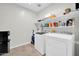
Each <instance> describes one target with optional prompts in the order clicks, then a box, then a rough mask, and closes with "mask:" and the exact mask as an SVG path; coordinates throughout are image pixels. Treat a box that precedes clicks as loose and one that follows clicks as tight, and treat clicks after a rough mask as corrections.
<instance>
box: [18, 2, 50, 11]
mask: <svg viewBox="0 0 79 59" xmlns="http://www.w3.org/2000/svg"><path fill="white" fill-rule="evenodd" d="M18 5H19V6H21V7H24V8H27V9H29V10H31V11H34V12H40V11H42V10H43V9H45V8H46V7H48V6H49V5H51V3H19V4H18Z"/></svg>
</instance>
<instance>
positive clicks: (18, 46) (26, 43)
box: [10, 42, 30, 49]
mask: <svg viewBox="0 0 79 59" xmlns="http://www.w3.org/2000/svg"><path fill="white" fill-rule="evenodd" d="M26 44H30V42H26V43H22V44H19V45H16V46H14V47H10V49H13V48H16V47H19V46H22V45H26Z"/></svg>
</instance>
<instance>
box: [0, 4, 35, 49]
mask: <svg viewBox="0 0 79 59" xmlns="http://www.w3.org/2000/svg"><path fill="white" fill-rule="evenodd" d="M35 18H36V14H34V13H33V12H31V11H29V10H27V9H25V8H22V7H20V6H18V5H16V4H0V31H1V30H5V31H7V30H9V31H10V37H9V38H10V39H11V42H10V43H11V44H10V47H11V48H13V47H15V46H18V45H21V44H25V43H27V42H30V40H31V33H32V29H33V28H34V26H33V25H34V24H33V22H35Z"/></svg>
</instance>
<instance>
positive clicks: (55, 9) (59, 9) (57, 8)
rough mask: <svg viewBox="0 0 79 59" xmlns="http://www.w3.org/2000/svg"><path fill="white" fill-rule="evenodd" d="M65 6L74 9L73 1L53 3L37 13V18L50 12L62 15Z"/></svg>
mask: <svg viewBox="0 0 79 59" xmlns="http://www.w3.org/2000/svg"><path fill="white" fill-rule="evenodd" d="M66 8H71V9H72V10H75V3H54V4H52V5H51V6H50V7H48V8H46V9H44V10H42V11H41V12H39V13H38V19H42V18H44V17H45V15H47V14H49V13H52V14H55V15H56V16H57V17H58V16H61V15H63V13H64V10H65V9H66Z"/></svg>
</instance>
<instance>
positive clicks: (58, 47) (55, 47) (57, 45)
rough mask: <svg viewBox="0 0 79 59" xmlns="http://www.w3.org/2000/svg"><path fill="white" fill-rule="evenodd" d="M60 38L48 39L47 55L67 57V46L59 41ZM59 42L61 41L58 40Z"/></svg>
mask: <svg viewBox="0 0 79 59" xmlns="http://www.w3.org/2000/svg"><path fill="white" fill-rule="evenodd" d="M57 39H58V38H50V37H48V38H47V39H46V55H47V56H66V55H67V51H66V49H67V48H66V44H65V43H63V42H61V41H57ZM58 40H59V39H58Z"/></svg>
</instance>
